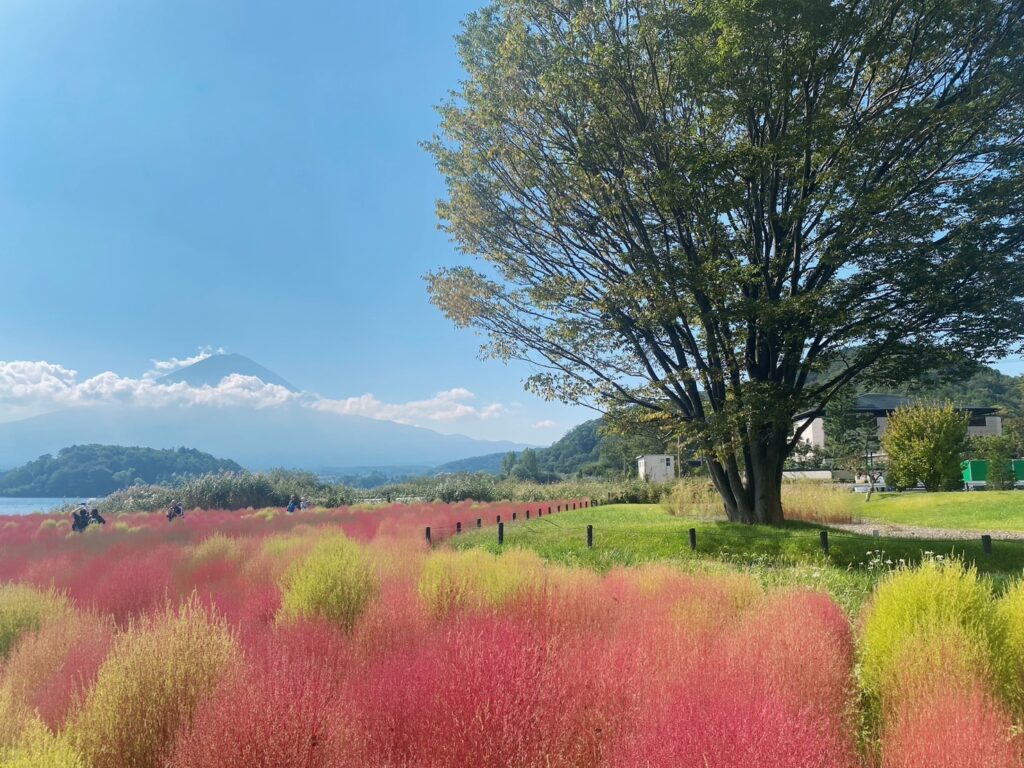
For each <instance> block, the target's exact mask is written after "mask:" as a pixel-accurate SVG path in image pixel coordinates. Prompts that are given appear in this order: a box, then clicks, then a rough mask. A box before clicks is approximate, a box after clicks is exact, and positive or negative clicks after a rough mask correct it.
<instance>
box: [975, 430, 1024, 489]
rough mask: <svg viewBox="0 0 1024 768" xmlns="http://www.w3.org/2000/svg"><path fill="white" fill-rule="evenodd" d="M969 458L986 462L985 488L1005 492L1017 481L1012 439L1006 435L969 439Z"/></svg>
mask: <svg viewBox="0 0 1024 768" xmlns="http://www.w3.org/2000/svg"><path fill="white" fill-rule="evenodd" d="M970 453H971V458H975V459H984V460H985V461H987V462H988V478H987V479H986V481H985V487H986V488H992V489H994V490H997V491H1005V490H1008V489H1010V488H1013V485H1014V483H1015V482H1016V480H1017V477H1016V475H1015V474H1014V472H1013V464H1012V461H1013V459H1014V458H1015V451H1014V444H1013V439H1012V438H1011V437H1010V436H1007V435H998V436H997V435H979V436H977V437H972V438H971V448H970Z"/></svg>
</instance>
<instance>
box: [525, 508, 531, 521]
mask: <svg viewBox="0 0 1024 768" xmlns="http://www.w3.org/2000/svg"><path fill="white" fill-rule="evenodd" d="M526 519H527V520H529V519H530V510H526Z"/></svg>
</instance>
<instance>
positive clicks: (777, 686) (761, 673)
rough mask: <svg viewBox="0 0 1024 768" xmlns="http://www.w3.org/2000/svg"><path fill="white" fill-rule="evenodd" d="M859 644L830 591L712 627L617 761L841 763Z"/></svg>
mask: <svg viewBox="0 0 1024 768" xmlns="http://www.w3.org/2000/svg"><path fill="white" fill-rule="evenodd" d="M852 659H853V648H852V642H851V637H850V630H849V626H848V623H847V622H846V619H845V618H844V617H843V615H842V613H841V611H840V610H839V609H838V608H837V607H836V606H835V605H834V604H832V603H831V601H830V600H829V599H828V597H827V596H825V595H819V594H811V593H790V594H784V595H781V596H779V597H775V598H771V599H769V600H767V602H766V604H765V606H764V607H763V608H761V609H759V610H755V611H753V612H752V613H750V614H749V615H748V616H747V617H745V618H744V619H742V620H740V621H738V622H735V623H734V624H733V625H732V626H731V627H729V628H728V629H726V630H725V631H724V632H723V633H721V634H719V633H712V632H709V633H706V634H705V636H704V637H703V638H702V639H701V640H700V641H699V642H698V643H697V645H696V647H695V649H694V652H693V653H691V654H687V655H686V656H685V657H683V658H679V659H677V662H678V676H677V677H676V678H675V679H674V680H672V681H671V682H670V683H669V684H668V686H667V687H666V690H665V693H664V695H663V696H658V697H655V698H654V700H653V701H652V702H651V704H650V708H649V711H648V712H647V713H646V714H645V715H644V716H642V717H641V718H639V719H638V721H637V733H636V735H635V736H633V737H627V738H626V739H624V741H623V744H622V746H621V748H620V753H619V755H618V756H617V758H616V759H615V760H613V762H612V764H613V765H615V766H616V767H617V768H633V767H636V768H641V767H643V768H651V767H654V766H666V767H668V766H671V767H672V768H706V766H714V767H715V768H750V766H772V768H845V767H846V766H854V765H856V763H857V760H856V752H855V747H854V744H853V739H852V728H851V721H850V713H851V672H852Z"/></svg>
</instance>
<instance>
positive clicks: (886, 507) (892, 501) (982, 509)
mask: <svg viewBox="0 0 1024 768" xmlns="http://www.w3.org/2000/svg"><path fill="white" fill-rule="evenodd" d="M854 515H855V516H856V517H858V518H860V519H863V520H872V521H877V522H880V523H897V524H900V525H921V526H926V527H929V528H963V529H965V530H972V531H978V532H979V533H982V532H984V531H1024V491H970V492H965V491H953V492H950V493H883V494H875V495H874V496H873V497H872V499H871V501H870V502H867V503H863V502H860V501H859V500H858V503H857V506H856V509H855V511H854Z"/></svg>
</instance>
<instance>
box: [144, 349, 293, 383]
mask: <svg viewBox="0 0 1024 768" xmlns="http://www.w3.org/2000/svg"><path fill="white" fill-rule="evenodd" d="M232 374H238V375H240V376H255V377H256V378H258V379H259V380H260V381H262V382H263V383H264V384H276V385H277V386H279V387H284V388H285V389H287V390H289V391H290V392H298V391H299V390H298V389H297V388H296V387H294V386H292V385H291V384H289V383H288V382H287V381H285V380H284V379H283V378H282V377H280V376H278V375H277V374H276V373H274V372H273V371H271V370H270V369H268V368H264V367H263V366H262V365H260V364H259V363H257V362H255V361H254V360H250V359H249V358H248V357H246V356H245V355H235V354H216V355H210V356H209V357H207V358H204V359H202V360H200V361H199V362H197V363H192V365H188V366H185V367H184V368H179V369H178V370H176V371H172V372H171V373H168V374H166V375H164V376H161V377H160V378H159V379H157V381H160V382H162V383H165V384H176V383H178V382H184V383H186V384H188V385H189V386H192V387H202V386H210V387H216V386H217V385H218V384H220V382H221V381H222V380H223V379H224V377H225V376H230V375H232Z"/></svg>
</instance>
